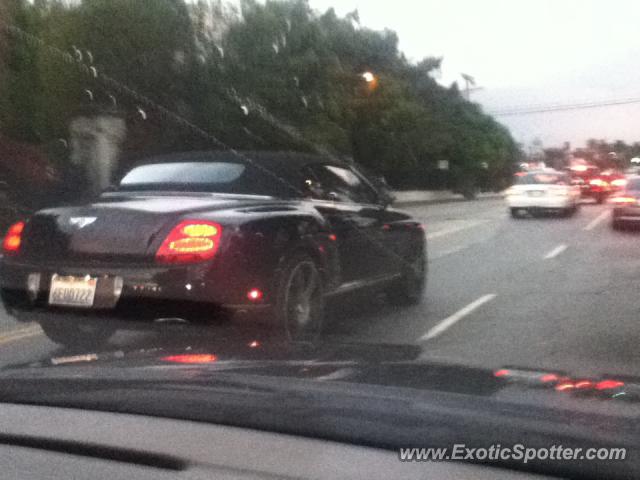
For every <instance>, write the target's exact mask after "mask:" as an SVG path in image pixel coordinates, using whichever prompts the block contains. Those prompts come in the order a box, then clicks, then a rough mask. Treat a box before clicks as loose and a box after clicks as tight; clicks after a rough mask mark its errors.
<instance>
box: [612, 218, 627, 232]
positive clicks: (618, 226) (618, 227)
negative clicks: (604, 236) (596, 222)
mask: <svg viewBox="0 0 640 480" xmlns="http://www.w3.org/2000/svg"><path fill="white" fill-rule="evenodd" d="M611 228H613V229H614V230H617V231H620V230H623V228H624V225H623V224H622V222H621V221H620V220H616V219H615V218H614V219H613V220H612V221H611Z"/></svg>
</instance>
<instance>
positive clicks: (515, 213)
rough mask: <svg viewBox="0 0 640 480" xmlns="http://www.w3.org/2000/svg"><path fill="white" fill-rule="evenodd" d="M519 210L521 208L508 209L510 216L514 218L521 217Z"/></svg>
mask: <svg viewBox="0 0 640 480" xmlns="http://www.w3.org/2000/svg"><path fill="white" fill-rule="evenodd" d="M521 210H522V209H521V208H512V209H510V211H511V218H515V219H518V218H522V215H521V214H520V211H521Z"/></svg>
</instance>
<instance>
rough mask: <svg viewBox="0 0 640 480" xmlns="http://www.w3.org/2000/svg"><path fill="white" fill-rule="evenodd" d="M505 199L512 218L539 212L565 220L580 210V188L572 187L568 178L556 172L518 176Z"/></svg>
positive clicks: (539, 172) (540, 172)
mask: <svg viewBox="0 0 640 480" xmlns="http://www.w3.org/2000/svg"><path fill="white" fill-rule="evenodd" d="M505 198H506V201H507V206H508V207H509V210H510V212H511V216H512V217H514V218H518V217H520V216H521V215H522V214H525V213H532V214H534V213H539V212H557V213H561V214H563V215H566V216H569V215H573V214H574V213H575V212H576V211H577V210H578V208H579V206H580V187H579V186H577V185H572V183H571V178H570V177H569V175H567V174H566V173H563V172H558V171H556V170H551V171H546V170H543V171H537V172H526V173H521V174H519V175H518V177H517V181H516V184H515V185H513V186H512V187H511V188H509V189H508V190H507V191H506V192H505Z"/></svg>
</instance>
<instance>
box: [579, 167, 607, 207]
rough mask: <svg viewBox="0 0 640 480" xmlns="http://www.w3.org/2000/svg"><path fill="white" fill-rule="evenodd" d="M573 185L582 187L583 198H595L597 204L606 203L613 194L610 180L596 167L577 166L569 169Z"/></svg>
mask: <svg viewBox="0 0 640 480" xmlns="http://www.w3.org/2000/svg"><path fill="white" fill-rule="evenodd" d="M569 172H570V173H571V177H572V183H573V184H577V185H580V191H581V194H582V197H583V198H593V199H594V200H595V201H596V202H597V203H604V201H605V200H606V198H607V197H608V196H609V194H610V193H611V192H612V187H611V184H610V183H609V179H608V178H607V177H606V176H605V175H603V174H602V173H601V172H600V169H599V168H598V167H596V166H594V165H576V166H573V167H570V168H569Z"/></svg>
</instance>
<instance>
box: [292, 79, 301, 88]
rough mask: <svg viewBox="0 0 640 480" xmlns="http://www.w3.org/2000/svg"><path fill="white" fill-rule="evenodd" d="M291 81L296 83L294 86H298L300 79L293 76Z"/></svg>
mask: <svg viewBox="0 0 640 480" xmlns="http://www.w3.org/2000/svg"><path fill="white" fill-rule="evenodd" d="M293 81H294V83H295V84H296V87H299V86H300V79H299V78H298V77H293Z"/></svg>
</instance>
